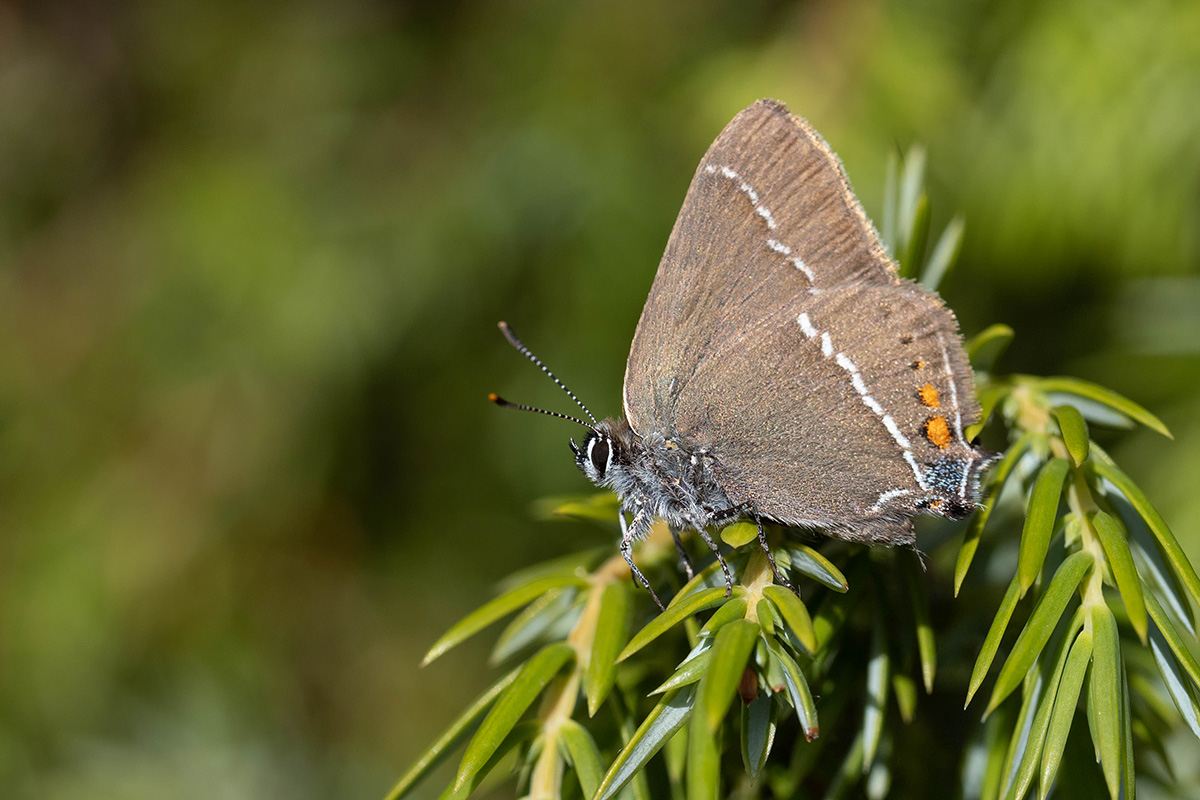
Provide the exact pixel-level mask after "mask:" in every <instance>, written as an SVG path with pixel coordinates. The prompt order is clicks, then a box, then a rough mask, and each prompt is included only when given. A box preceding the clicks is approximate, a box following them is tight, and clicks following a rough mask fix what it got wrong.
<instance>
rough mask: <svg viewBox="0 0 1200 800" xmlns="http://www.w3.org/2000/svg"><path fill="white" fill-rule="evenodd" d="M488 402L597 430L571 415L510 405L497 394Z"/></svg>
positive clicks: (489, 396) (520, 404)
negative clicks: (567, 420) (569, 421)
mask: <svg viewBox="0 0 1200 800" xmlns="http://www.w3.org/2000/svg"><path fill="white" fill-rule="evenodd" d="M488 400H491V401H492V402H493V403H495V404H496V405H498V406H503V407H504V408H515V409H517V410H518V411H536V412H537V413H539V414H545V415H546V416H548V417H558V418H559V419H569V420H571V422H578V423H579V424H580V425H582V426H583V427H585V428H591V429H592V430H596V429H595V428H594V427H593V426H591V425H588V424H587V423H586V422H584V421H583V420H581V419H580V418H579V417H572V416H571V415H570V414H560V413H558V412H557V411H547V410H546V409H544V408H534V407H533V406H527V405H525V404H524V403H510V402H508V401H507V400H505V399H504V398H503V397H501V396H500V395H498V394H496V393H495V392H492V393H491V394H489V395H488ZM584 410H585V411H586V410H587V409H584Z"/></svg>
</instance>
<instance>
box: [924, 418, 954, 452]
mask: <svg viewBox="0 0 1200 800" xmlns="http://www.w3.org/2000/svg"><path fill="white" fill-rule="evenodd" d="M925 438H926V439H928V440H929V441H931V442H933V443H934V444H935V445H937V446H938V447H942V448H944V447H946V446H947V445H948V444H950V442H952V441H953V440H954V437H953V436H951V435H950V426H949V425H948V424H946V418H945V417H930V418H929V420H928V421H926V423H925Z"/></svg>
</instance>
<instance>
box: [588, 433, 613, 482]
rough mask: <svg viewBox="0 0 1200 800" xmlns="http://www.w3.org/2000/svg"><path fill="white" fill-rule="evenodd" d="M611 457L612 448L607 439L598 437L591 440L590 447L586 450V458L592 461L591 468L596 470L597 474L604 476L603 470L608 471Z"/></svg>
mask: <svg viewBox="0 0 1200 800" xmlns="http://www.w3.org/2000/svg"><path fill="white" fill-rule="evenodd" d="M611 456H612V448H611V446H610V445H609V443H608V439H606V438H604V437H599V438H597V439H593V440H592V445H591V447H589V448H588V457H589V458H591V460H592V466H593V467H595V468H596V472H597V474H599V475H600V476H601V477H603V476H604V472H605V470H607V469H608V461H609V458H610V457H611Z"/></svg>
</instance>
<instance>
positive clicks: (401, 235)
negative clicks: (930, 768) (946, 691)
mask: <svg viewBox="0 0 1200 800" xmlns="http://www.w3.org/2000/svg"><path fill="white" fill-rule="evenodd" d="M1197 74H1200V9H1198V8H1197V7H1196V5H1195V4H1194V3H1187V2H1167V1H1158V0H1155V1H1152V2H1147V3H1137V4H1125V3H1115V2H1114V3H1100V4H1096V3H1094V2H1090V1H1085V0H1067V1H1066V2H1060V3H1054V4H1041V3H1025V2H1016V3H993V2H966V3H963V2H950V0H921V1H920V2H914V3H903V4H901V3H892V4H884V3H881V2H874V1H872V2H864V1H862V0H859V1H858V2H847V3H835V2H826V3H807V4H797V3H785V2H770V1H769V0H754V1H753V2H749V3H743V2H738V3H717V2H691V1H690V0H668V1H667V2H661V3H633V2H617V3H612V2H599V0H594V1H593V2H581V3H550V2H528V1H525V2H515V1H514V0H498V2H488V3H474V4H472V3H464V2H446V3H430V2H384V0H342V1H341V2H336V3H334V2H328V1H327V0H324V1H322V2H317V1H316V0H300V2H289V3H281V2H265V3H257V4H246V3H236V2H232V1H231V0H212V1H211V2H184V1H183V0H165V1H163V2H148V1H145V0H142V1H138V2H129V3H120V4H117V3H104V2H82V3H80V2H71V3H66V2H62V0H37V1H36V2H35V1H34V0H23V1H19V2H13V1H12V0H6V1H5V2H2V3H0V108H3V113H0V204H2V208H0V211H2V213H0V325H2V326H3V335H2V336H0V492H2V496H0V542H2V543H3V544H2V547H3V558H0V664H2V665H3V668H2V669H0V794H2V795H4V796H5V797H16V798H25V797H38V798H57V797H66V796H72V797H74V796H80V795H86V796H89V797H98V798H105V797H121V798H125V797H130V796H154V797H164V796H170V797H185V798H186V797H191V796H204V797H210V796H213V795H214V794H219V795H223V796H233V797H251V796H253V797H261V796H276V795H281V794H287V795H288V796H291V797H300V798H303V797H328V796H331V795H334V796H378V795H380V794H382V793H383V792H384V791H386V788H387V787H388V786H390V785H391V784H392V782H393V781H394V779H395V776H396V773H397V772H398V770H399V769H400V768H401V765H403V764H406V763H408V762H410V761H411V760H412V759H413V758H414V757H415V756H416V754H418V753H419V752H421V751H422V750H423V749H424V748H425V747H426V746H427V745H428V743H429V742H430V741H431V740H432V739H433V737H434V736H436V735H437V731H439V730H442V729H444V728H445V727H446V725H447V724H449V722H450V720H451V719H453V717H454V716H455V714H457V713H458V711H459V709H461V708H462V706H463V705H464V698H465V697H467V696H468V695H471V694H475V693H478V692H481V691H483V689H484V688H485V687H486V686H487V685H488V684H489V682H490V681H492V680H494V677H495V676H489V675H488V674H487V673H486V672H485V670H484V669H483V662H484V660H485V657H486V650H484V649H483V647H482V645H481V644H477V643H476V642H475V641H474V640H472V641H469V642H467V643H465V644H463V645H462V648H463V649H462V651H461V653H460V654H458V655H456V657H455V658H444V659H442V660H441V661H440V662H438V667H437V669H433V670H425V671H424V672H421V673H419V672H418V671H417V666H416V665H417V664H418V663H419V661H420V659H421V655H422V653H423V652H424V651H425V649H426V648H427V646H428V644H429V642H431V641H434V640H435V639H436V637H437V636H438V634H439V633H440V632H441V630H442V629H444V628H445V626H446V625H447V624H448V623H449V622H450V621H451V620H452V619H455V618H458V617H461V616H462V615H464V614H466V613H467V612H468V611H469V610H470V609H471V608H473V607H475V606H478V605H479V604H480V603H481V602H483V601H484V600H485V599H486V598H487V597H488V596H489V588H488V587H489V586H490V585H491V583H492V582H493V581H494V580H495V578H496V576H498V575H501V574H504V573H506V572H509V571H512V570H516V569H518V568H520V567H522V566H524V565H528V564H531V563H535V562H538V561H541V560H542V559H544V558H547V557H551V556H554V555H558V554H562V553H567V552H572V551H575V550H577V549H579V548H580V547H585V546H597V547H600V546H608V545H610V544H611V541H610V537H609V534H610V532H609V531H607V530H600V529H597V528H593V527H591V526H588V525H586V524H582V523H579V524H575V523H548V522H547V523H538V522H531V521H530V518H529V514H528V508H527V506H528V504H529V502H530V501H531V500H532V499H533V498H536V497H541V496H547V495H554V494H560V495H561V494H567V493H571V492H577V491H578V490H579V487H580V483H579V482H580V480H581V479H580V478H579V476H578V475H577V474H575V472H574V470H573V469H572V468H571V466H570V462H569V461H568V458H569V454H568V451H567V450H566V446H565V444H564V439H565V436H566V432H565V431H564V430H563V429H562V428H560V427H557V426H556V425H555V424H554V423H549V422H546V423H545V424H535V423H534V422H533V421H532V420H528V421H524V422H520V421H518V420H516V419H514V418H512V417H510V416H506V415H504V414H503V413H500V412H498V411H496V409H494V408H492V407H489V406H488V405H487V404H486V403H485V402H484V400H483V398H484V396H485V394H486V392H488V391H490V390H497V391H500V392H502V393H504V394H505V395H506V396H511V397H513V398H514V399H517V400H530V401H534V402H547V403H548V402H552V401H551V400H549V398H551V397H553V396H554V393H553V389H552V387H547V386H545V385H544V384H543V383H542V382H541V381H540V380H539V379H538V377H537V376H536V375H529V374H527V370H526V367H527V365H526V364H524V363H522V362H521V361H520V359H518V358H515V357H513V355H512V353H511V352H510V351H509V350H508V348H507V346H506V345H505V344H504V342H503V340H502V339H501V338H500V337H498V336H497V335H496V333H495V329H494V322H495V321H496V320H497V319H502V318H504V319H509V320H510V321H512V322H513V323H514V325H519V329H520V330H521V331H522V333H523V335H524V336H526V338H527V339H529V340H530V342H531V343H534V344H537V345H538V350H539V353H540V354H541V355H543V356H544V357H545V358H546V359H547V361H548V362H549V363H551V364H553V365H554V366H555V368H556V369H557V370H558V371H559V372H560V373H562V374H563V375H564V377H565V378H567V379H568V380H569V381H570V382H571V383H572V385H573V386H574V388H575V389H576V390H577V391H578V392H579V393H580V394H581V395H582V396H583V397H584V398H585V399H587V400H588V402H589V403H590V404H591V405H592V406H593V407H595V408H596V409H597V410H598V411H602V410H609V411H615V410H616V409H617V408H618V407H619V397H620V393H619V386H620V378H621V374H622V370H623V365H624V358H625V355H626V353H627V348H628V343H629V339H630V335H631V332H632V330H633V326H634V323H635V322H636V318H637V315H638V313H639V312H640V309H641V304H642V302H643V300H644V298H645V294H646V291H647V289H648V288H649V285H650V281H651V279H652V276H653V272H654V267H655V265H656V264H657V261H658V257H659V255H660V254H661V251H662V247H663V244H664V243H665V240H666V235H667V232H668V231H669V229H670V225H671V223H672V221H673V219H674V216H675V213H676V211H677V210H678V207H679V203H680V201H681V199H682V197H683V193H684V190H685V188H686V184H687V181H688V179H689V178H690V176H691V173H692V171H693V170H694V168H695V165H696V163H697V160H698V159H699V157H700V154H701V153H702V152H703V150H704V148H705V147H706V146H707V144H708V143H709V141H711V139H712V137H713V136H714V135H715V133H716V132H717V131H718V130H719V129H720V127H721V125H723V124H724V123H725V122H726V121H727V120H728V119H729V118H730V117H731V116H732V114H733V113H735V112H736V111H737V110H738V109H740V108H742V107H744V106H745V105H746V104H748V103H749V102H751V101H752V100H753V99H755V98H757V97H760V96H775V97H778V98H780V99H783V100H784V101H786V102H787V103H788V104H789V105H790V106H791V107H792V108H794V109H795V110H797V111H798V112H800V113H802V114H804V115H805V116H807V117H808V118H810V120H811V121H812V122H813V123H814V125H815V126H816V127H817V128H818V129H819V130H821V131H822V133H823V134H824V135H825V136H826V137H827V138H828V139H829V140H830V141H831V142H832V143H833V144H834V147H835V149H836V150H837V151H838V152H839V154H840V155H841V156H842V157H843V159H844V160H845V162H846V164H847V168H848V170H849V173H850V176H851V178H852V180H853V181H854V183H855V187H856V189H857V190H858V191H859V193H860V195H861V196H862V197H863V199H864V201H865V203H866V206H867V208H868V210H869V211H871V212H872V213H873V214H878V210H879V209H881V208H882V207H883V196H884V184H885V180H884V176H885V175H886V172H887V171H886V164H885V157H886V154H887V153H888V152H889V150H890V148H891V146H892V145H893V143H896V142H899V143H902V144H907V143H908V142H911V141H922V142H924V143H925V144H926V146H927V150H928V153H929V157H928V163H929V169H930V176H929V177H930V185H929V192H930V197H931V200H932V202H931V208H932V209H933V219H932V225H933V229H935V230H938V231H940V230H942V229H943V228H944V226H945V225H946V223H947V222H948V220H947V219H945V218H943V217H940V216H939V214H945V213H948V210H957V211H960V212H961V213H962V215H963V218H964V219H965V220H966V225H967V234H966V235H965V237H964V238H963V244H962V248H963V249H962V253H961V256H960V266H959V267H958V268H957V269H956V271H955V272H954V273H953V274H951V275H950V276H949V277H948V278H947V279H946V281H945V282H944V284H943V287H942V291H943V294H944V295H945V296H946V297H947V299H948V300H949V301H950V303H951V305H952V306H953V307H954V308H955V309H956V311H957V313H958V314H959V318H960V320H961V321H962V323H963V327H964V330H965V331H966V332H967V333H969V334H974V333H976V332H978V331H981V330H983V329H984V328H985V327H986V326H987V325H988V324H990V323H991V322H993V321H995V320H1003V321H1004V322H1006V323H1008V324H1010V325H1011V326H1012V327H1013V329H1015V331H1016V332H1017V336H1016V338H1015V339H1014V340H1013V344H1012V348H1011V350H1010V352H1009V353H1008V354H1007V355H1006V357H1005V358H1006V363H1007V364H1008V365H1009V367H1010V368H1012V369H1018V368H1019V369H1020V370H1022V371H1024V372H1027V373H1030V374H1037V375H1077V376H1080V377H1082V378H1086V379H1088V380H1090V381H1093V382H1095V383H1097V384H1099V385H1103V386H1107V387H1111V388H1113V389H1115V390H1117V391H1118V392H1120V393H1121V394H1123V395H1125V396H1128V397H1134V398H1136V399H1137V400H1138V401H1139V402H1141V403H1142V404H1144V405H1145V406H1147V407H1148V408H1150V409H1152V410H1153V411H1154V412H1155V413H1156V414H1157V415H1158V416H1159V417H1161V418H1162V419H1163V420H1164V421H1165V422H1166V423H1167V424H1168V426H1169V427H1170V429H1171V431H1172V432H1173V433H1174V434H1175V435H1176V437H1177V442H1176V444H1174V445H1170V446H1166V445H1165V444H1164V443H1163V442H1161V441H1159V440H1158V438H1159V437H1158V436H1157V434H1155V433H1153V432H1150V431H1145V432H1132V433H1130V434H1128V435H1122V436H1121V437H1120V438H1116V437H1114V436H1113V435H1112V434H1111V433H1110V432H1108V431H1106V430H1104V429H1103V428H1097V427H1096V426H1094V425H1093V426H1091V430H1090V433H1091V435H1092V436H1093V437H1096V439H1097V441H1098V442H1099V443H1100V445H1101V447H1102V448H1104V449H1105V451H1106V452H1109V453H1111V454H1112V456H1113V457H1114V459H1115V460H1116V462H1117V463H1119V464H1120V465H1121V467H1122V469H1123V470H1125V471H1126V472H1127V473H1128V474H1129V475H1131V476H1132V477H1133V478H1134V479H1135V480H1136V482H1137V485H1139V486H1142V487H1143V488H1145V489H1146V491H1147V493H1148V494H1149V495H1150V496H1151V497H1152V498H1153V500H1154V503H1155V505H1156V506H1157V507H1158V509H1159V511H1160V512H1161V513H1162V516H1163V517H1164V519H1166V520H1167V521H1169V523H1170V526H1171V528H1172V530H1174V531H1175V532H1176V533H1177V534H1178V536H1179V538H1180V542H1181V545H1182V546H1183V548H1184V549H1185V550H1187V551H1188V552H1189V553H1191V555H1192V556H1193V560H1195V558H1196V556H1197V555H1200V547H1198V545H1200V537H1198V534H1197V531H1200V494H1198V493H1196V492H1195V490H1194V487H1195V485H1196V483H1197V479H1198V478H1200V466H1197V463H1198V462H1197V459H1196V457H1195V453H1196V452H1197V447H1198V446H1200V425H1197V423H1196V421H1195V420H1197V419H1200V389H1198V388H1197V387H1200V321H1198V317H1197V315H1196V314H1195V309H1196V308H1197V307H1198V306H1200V283H1198V279H1197V273H1198V272H1200V258H1198V252H1200V217H1198V215H1197V205H1196V198H1197V197H1198V196H1200V192H1198V188H1197V187H1198V186H1200V137H1198V136H1197V135H1196V134H1197V130H1198V129H1200V125H1198V122H1200V120H1198V116H1200V108H1198V106H1197V104H1196V103H1195V102H1194V98H1195V87H1196V75H1197ZM877 221H880V222H881V224H882V221H881V220H880V219H878V217H877ZM1121 519H1124V518H1123V517H1122V518H1121ZM922 535H923V536H926V537H929V536H933V537H936V536H937V535H938V534H937V532H936V531H934V532H932V533H931V532H928V531H925V532H923V533H922ZM984 541H986V538H985V540H984ZM984 563H985V562H983V561H980V562H979V563H977V564H976V565H975V566H974V567H973V568H972V573H971V574H970V575H969V577H968V578H967V584H964V587H963V589H962V591H963V592H968V591H970V582H971V581H972V580H975V579H982V577H983V576H984V575H985V573H986V572H987V570H986V568H985V569H983V570H981V568H980V567H981V565H982V564H984ZM951 568H952V565H947V564H939V563H938V562H937V561H936V560H935V561H934V562H932V563H931V564H930V571H931V574H933V573H935V572H936V571H937V570H938V569H951ZM848 577H849V576H848ZM939 585H941V584H939ZM989 585H991V584H990V583H989ZM1001 588H1002V587H1001ZM1031 591H1032V590H1031ZM1001 597H1002V591H1001V592H1000V593H997V594H996V596H995V597H993V598H992V603H991V607H990V608H989V609H988V612H989V615H990V614H991V613H992V612H993V611H994V608H995V606H997V605H998V604H999V603H1000V601H1001ZM942 599H944V598H942ZM930 600H931V602H932V603H934V604H935V607H936V605H937V602H938V600H939V598H938V596H937V595H934V596H931V598H930ZM1025 602H1028V601H1025ZM1166 610H1167V611H1168V612H1171V609H1166ZM935 621H936V618H935ZM967 644H968V643H959V644H957V645H956V644H955V643H954V642H948V643H947V644H946V645H945V646H946V647H951V648H953V647H956V646H962V647H966V646H967ZM969 644H970V645H971V646H974V645H975V644H977V643H975V642H971V643H969ZM1167 649H1168V650H1169V649H1170V648H1169V643H1168V647H1167ZM948 655H949V654H948V653H943V654H942V657H941V658H940V662H941V663H943V664H945V663H949V662H948V661H947V658H948ZM958 660H959V659H955V661H958ZM1144 666H1147V667H1149V669H1150V670H1151V671H1152V670H1153V669H1154V668H1155V667H1154V665H1153V664H1148V665H1144ZM997 668H998V665H997ZM942 674H944V670H943V671H942ZM1137 674H1138V673H1136V672H1135V673H1132V675H1133V677H1135V678H1136V677H1137ZM965 679H966V676H963V680H965ZM937 696H938V695H937V693H936V692H935V695H934V697H935V698H936V697H937ZM961 699H962V698H961V697H954V698H952V700H951V699H946V700H945V704H946V705H947V707H950V706H953V707H955V708H958V707H960V706H961ZM981 700H982V698H981V699H977V700H976V701H975V703H976V704H980V703H981ZM922 707H925V706H924V704H923V706H922ZM974 708H975V705H974V704H973V705H972V709H974ZM1003 713H1004V708H1003V707H1002V708H1001V709H1000V710H999V711H998V712H997V715H1000V716H1002V715H1003ZM1165 713H1167V715H1168V716H1169V715H1170V714H1171V713H1174V712H1172V710H1171V707H1170V706H1169V705H1168V706H1167V707H1166V709H1165ZM993 718H999V717H996V716H994V717H993ZM941 733H943V734H945V735H955V734H958V733H961V730H959V729H953V728H952V729H949V730H948V731H942V732H941ZM922 735H932V732H924V733H922ZM1190 735H1191V734H1188V736H1190ZM1085 738H1086V737H1085ZM818 741H822V740H818ZM1074 741H1075V737H1072V739H1071V740H1070V742H1069V743H1068V748H1070V747H1071V746H1073V745H1072V744H1071V743H1072V742H1074ZM1180 742H1187V740H1186V739H1173V738H1170V737H1168V739H1167V741H1166V743H1165V746H1166V747H1167V748H1168V749H1171V748H1181V747H1190V746H1192V745H1190V744H1181V743H1180ZM929 749H930V752H933V753H935V754H936V752H937V750H936V747H934V746H933V745H932V744H931V745H930V748H929ZM1184 752H1185V753H1194V752H1195V751H1194V749H1192V750H1185V751H1184ZM1195 761H1196V759H1192V763H1195ZM1177 763H1178V764H1180V765H1186V763H1188V762H1187V761H1186V760H1178V761H1177ZM952 766H953V765H951V767H952ZM1180 769H1181V772H1183V773H1184V774H1183V775H1182V776H1181V777H1180V780H1181V781H1186V780H1188V778H1187V776H1186V772H1187V770H1186V769H1185V768H1184V767H1183V766H1181V767H1180ZM1191 780H1193V781H1194V780H1195V778H1194V776H1193V777H1192V778H1191ZM1193 785H1194V784H1193ZM501 795H503V792H501Z"/></svg>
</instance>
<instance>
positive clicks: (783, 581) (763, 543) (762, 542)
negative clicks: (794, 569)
mask: <svg viewBox="0 0 1200 800" xmlns="http://www.w3.org/2000/svg"><path fill="white" fill-rule="evenodd" d="M754 524H755V525H757V526H758V546H759V547H761V548H762V551H763V553H764V554H765V555H766V556H767V561H769V562H770V563H771V572H772V573H773V574H774V575H775V580H777V581H779V583H780V585H781V586H785V587H787V588H788V589H791V590H792V594H794V595H796V596H797V597H799V596H800V592H799V591H797V589H796V587H795V586H792V584H790V583H789V582H788V579H787V578H785V577H783V573H782V572H780V571H779V567H777V566H775V556H773V555H771V548H770V547H769V546H768V545H767V532H766V531H764V530H763V524H762V520H761V519H759V518H758V517H755V518H754Z"/></svg>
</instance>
